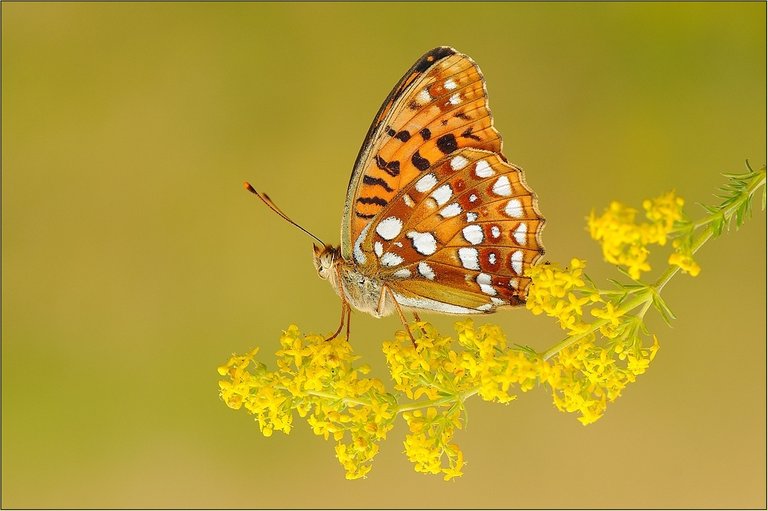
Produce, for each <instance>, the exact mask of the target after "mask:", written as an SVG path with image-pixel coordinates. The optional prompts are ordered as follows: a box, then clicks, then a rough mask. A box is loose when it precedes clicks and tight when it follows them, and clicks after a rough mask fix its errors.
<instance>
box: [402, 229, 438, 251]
mask: <svg viewBox="0 0 768 511" xmlns="http://www.w3.org/2000/svg"><path fill="white" fill-rule="evenodd" d="M406 236H408V237H409V238H411V242H412V243H413V248H414V249H416V252H418V253H419V254H421V255H432V254H434V253H435V252H436V251H437V239H436V238H435V236H434V235H433V234H432V233H431V232H418V231H411V232H409V233H408V234H406Z"/></svg>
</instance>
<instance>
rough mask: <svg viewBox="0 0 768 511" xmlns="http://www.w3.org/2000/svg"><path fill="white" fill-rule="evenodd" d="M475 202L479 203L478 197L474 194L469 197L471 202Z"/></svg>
mask: <svg viewBox="0 0 768 511" xmlns="http://www.w3.org/2000/svg"><path fill="white" fill-rule="evenodd" d="M475 201H477V195H475V194H474V193H473V194H472V195H470V196H469V202H475Z"/></svg>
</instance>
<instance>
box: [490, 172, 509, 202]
mask: <svg viewBox="0 0 768 511" xmlns="http://www.w3.org/2000/svg"><path fill="white" fill-rule="evenodd" d="M493 193H495V194H496V195H499V196H501V197H509V196H510V195H512V183H510V182H509V178H508V177H507V176H501V177H500V178H499V179H497V180H496V182H495V183H493Z"/></svg>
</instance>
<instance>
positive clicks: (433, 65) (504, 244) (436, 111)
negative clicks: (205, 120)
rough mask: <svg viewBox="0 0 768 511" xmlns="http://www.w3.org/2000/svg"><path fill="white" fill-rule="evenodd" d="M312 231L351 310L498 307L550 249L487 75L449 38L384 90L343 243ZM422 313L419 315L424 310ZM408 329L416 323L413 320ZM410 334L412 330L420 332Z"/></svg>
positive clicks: (351, 193)
mask: <svg viewBox="0 0 768 511" xmlns="http://www.w3.org/2000/svg"><path fill="white" fill-rule="evenodd" d="M245 186H246V188H247V189H249V190H250V191H251V192H253V193H255V194H256V195H257V196H259V197H260V198H261V199H262V200H263V201H264V202H265V203H266V204H267V205H268V206H270V207H271V208H272V209H273V210H274V211H275V212H277V213H278V214H280V215H281V216H282V217H283V218H285V219H286V220H288V221H289V222H291V223H292V224H294V225H296V226H297V227H299V228H300V229H302V230H304V231H305V232H306V233H307V234H310V236H312V237H314V238H315V239H316V240H317V241H318V242H320V244H321V246H317V245H313V247H314V257H313V261H314V265H315V268H316V269H317V272H318V274H319V276H320V277H321V278H323V279H327V280H328V281H329V282H330V284H331V287H333V289H334V290H335V291H336V293H337V294H338V295H339V296H340V298H341V302H342V312H341V322H340V324H339V328H338V329H337V330H336V333H335V334H334V335H333V336H332V337H331V338H333V337H336V336H337V335H338V334H339V333H340V332H341V328H342V326H343V325H344V323H345V314H346V324H347V337H349V321H350V314H351V309H352V308H355V309H357V310H360V311H363V312H367V313H369V314H371V315H373V316H375V317H377V318H378V317H382V316H387V315H390V314H392V313H393V312H397V313H398V314H399V316H400V319H401V321H402V322H403V324H404V325H405V326H406V330H408V324H407V321H406V319H405V316H404V314H403V309H409V310H412V311H414V313H416V311H430V312H439V313H446V314H479V313H491V312H494V311H496V310H497V309H499V308H504V307H513V306H518V305H521V304H524V303H525V298H526V288H527V287H528V285H529V284H530V278H529V277H526V276H525V271H526V268H528V267H530V266H531V265H533V264H535V263H536V261H537V260H538V259H539V258H540V257H541V256H542V254H543V253H544V249H543V247H542V245H541V239H540V238H541V230H542V228H543V226H544V218H543V217H542V216H541V214H540V213H539V210H538V205H537V198H536V195H535V194H534V192H533V191H532V190H531V189H530V188H529V187H528V186H527V185H526V182H525V177H524V175H523V171H522V170H521V169H520V168H519V167H516V166H515V165H513V164H511V163H509V161H508V160H507V158H506V157H505V156H504V154H503V153H502V141H501V135H500V134H499V132H498V131H496V129H495V128H494V127H493V119H492V117H491V112H490V110H489V108H488V97H487V92H486V86H485V80H484V78H483V75H482V74H481V72H480V69H479V68H478V66H477V64H475V62H474V61H473V60H472V59H471V58H469V57H468V56H467V55H463V54H461V53H459V52H457V51H456V50H455V49H453V48H450V47H445V46H441V47H437V48H434V49H432V50H430V51H428V52H427V53H425V54H424V55H422V56H421V58H419V59H418V60H417V61H416V63H415V64H414V65H413V66H412V67H411V68H410V69H409V70H408V71H407V72H406V73H405V75H404V76H403V77H402V78H401V79H400V81H399V82H398V83H397V85H395V87H394V89H392V92H390V94H389V96H387V98H386V99H385V100H384V103H383V105H382V106H381V108H380V109H379V111H378V113H377V114H376V116H375V117H374V120H373V123H372V124H371V127H370V128H369V130H368V134H367V135H366V137H365V140H364V142H363V145H362V148H361V149H360V153H359V154H358V157H357V161H356V162H355V165H354V170H353V171H352V176H351V178H350V181H349V186H348V189H347V195H346V201H345V202H344V214H343V218H342V226H341V245H340V246H339V247H335V246H332V245H330V244H327V243H324V242H322V241H321V240H320V239H319V238H317V237H316V236H314V235H312V234H311V233H309V231H307V230H306V229H304V228H302V227H300V226H298V225H297V224H295V223H294V222H293V221H292V220H290V219H289V218H288V217H287V216H286V215H285V214H284V213H283V212H282V211H280V210H279V209H278V208H277V207H276V206H275V205H274V203H273V202H272V201H271V199H269V197H268V196H267V195H266V194H263V193H260V192H257V191H256V190H255V189H254V188H253V187H252V186H251V185H250V184H248V183H245ZM417 318H418V316H417ZM408 333H409V334H410V331H409V330H408ZM411 338H412V339H413V337H412V336H411Z"/></svg>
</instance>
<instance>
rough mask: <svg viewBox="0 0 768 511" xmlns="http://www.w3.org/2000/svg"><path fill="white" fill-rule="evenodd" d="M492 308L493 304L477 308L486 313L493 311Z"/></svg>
mask: <svg viewBox="0 0 768 511" xmlns="http://www.w3.org/2000/svg"><path fill="white" fill-rule="evenodd" d="M492 308H493V304H492V303H484V304H483V305H480V306H479V307H477V310H479V311H483V312H485V311H489V310H491V309H492Z"/></svg>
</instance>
